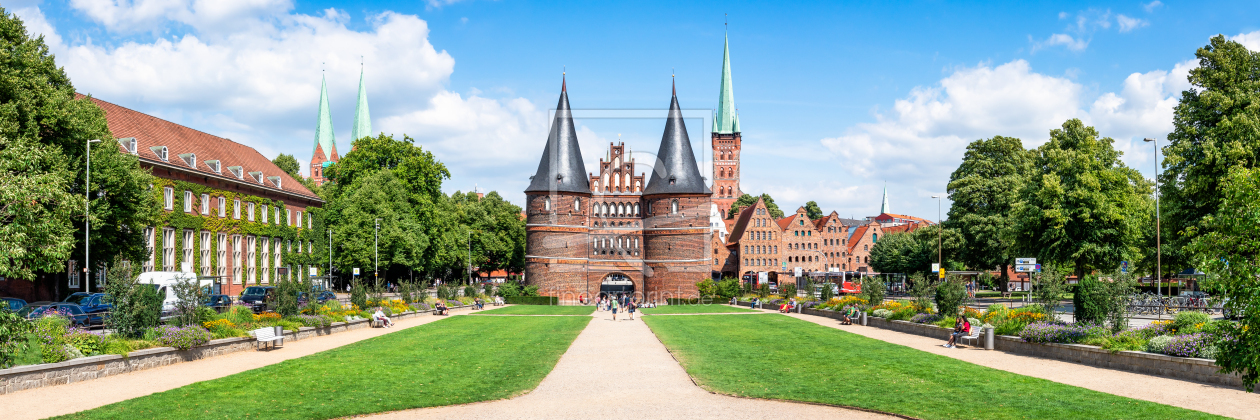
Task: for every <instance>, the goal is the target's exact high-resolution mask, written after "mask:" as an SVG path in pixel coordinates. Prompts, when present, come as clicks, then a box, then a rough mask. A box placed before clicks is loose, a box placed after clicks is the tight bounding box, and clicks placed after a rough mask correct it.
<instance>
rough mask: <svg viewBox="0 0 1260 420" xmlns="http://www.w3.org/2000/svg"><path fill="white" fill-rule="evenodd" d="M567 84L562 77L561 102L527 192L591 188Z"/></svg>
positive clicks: (586, 191) (569, 190) (589, 189)
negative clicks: (579, 145)
mask: <svg viewBox="0 0 1260 420" xmlns="http://www.w3.org/2000/svg"><path fill="white" fill-rule="evenodd" d="M566 85H567V83H566V82H565V81H564V80H563V79H561V82H560V103H558V104H556V118H555V120H554V121H552V122H551V133H550V134H548V135H547V147H546V148H544V149H543V155H542V161H540V162H538V171H537V172H535V173H534V177H533V179H532V180H530V182H529V188H526V189H525V192H549V191H555V192H574V193H587V194H589V193H590V192H591V182H590V180H589V179H587V177H588V176H589V175H588V174H587V173H586V165H583V164H582V150H581V149H580V148H579V147H578V140H577V130H575V129H574V128H573V111H572V110H570V109H569V92H568V89H567V88H566Z"/></svg>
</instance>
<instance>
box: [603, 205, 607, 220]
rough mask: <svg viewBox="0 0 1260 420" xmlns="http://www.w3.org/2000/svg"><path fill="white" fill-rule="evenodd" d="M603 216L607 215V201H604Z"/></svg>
mask: <svg viewBox="0 0 1260 420" xmlns="http://www.w3.org/2000/svg"><path fill="white" fill-rule="evenodd" d="M603 215H604V217H608V203H604V213H603Z"/></svg>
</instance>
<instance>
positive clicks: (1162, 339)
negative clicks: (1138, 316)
mask: <svg viewBox="0 0 1260 420" xmlns="http://www.w3.org/2000/svg"><path fill="white" fill-rule="evenodd" d="M1172 339H1173V338H1172V336H1170V335H1161V336H1158V337H1155V338H1152V339H1150V340H1148V341H1147V342H1146V351H1149V352H1151V353H1163V352H1164V349H1167V348H1168V344H1169V343H1171V342H1172Z"/></svg>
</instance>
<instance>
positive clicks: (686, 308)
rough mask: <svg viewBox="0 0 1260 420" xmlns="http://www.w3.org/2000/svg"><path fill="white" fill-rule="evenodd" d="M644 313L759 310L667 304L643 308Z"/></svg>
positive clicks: (716, 312) (718, 312)
mask: <svg viewBox="0 0 1260 420" xmlns="http://www.w3.org/2000/svg"><path fill="white" fill-rule="evenodd" d="M640 311H643V314H644V315H667V314H723V313H733V312H759V311H755V310H752V309H748V308H736V307H734V306H727V305H667V306H658V307H655V308H643V309H640Z"/></svg>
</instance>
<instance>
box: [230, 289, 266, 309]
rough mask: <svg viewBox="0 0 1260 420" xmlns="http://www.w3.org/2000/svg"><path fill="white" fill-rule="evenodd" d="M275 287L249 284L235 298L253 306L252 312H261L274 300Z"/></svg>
mask: <svg viewBox="0 0 1260 420" xmlns="http://www.w3.org/2000/svg"><path fill="white" fill-rule="evenodd" d="M275 297H276V288H275V287H271V286H249V287H246V288H245V290H243V291H241V296H240V297H239V298H237V299H236V300H237V301H238V302H241V303H244V304H246V305H250V306H252V307H253V308H254V312H262V311H263V309H266V308H267V306H269V305H270V304H271V301H273V300H275Z"/></svg>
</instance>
